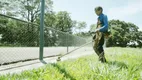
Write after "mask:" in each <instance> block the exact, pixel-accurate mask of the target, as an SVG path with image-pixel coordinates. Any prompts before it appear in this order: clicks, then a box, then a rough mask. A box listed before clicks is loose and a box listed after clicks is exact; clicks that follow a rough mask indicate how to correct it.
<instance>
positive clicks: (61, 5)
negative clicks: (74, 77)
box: [53, 0, 142, 30]
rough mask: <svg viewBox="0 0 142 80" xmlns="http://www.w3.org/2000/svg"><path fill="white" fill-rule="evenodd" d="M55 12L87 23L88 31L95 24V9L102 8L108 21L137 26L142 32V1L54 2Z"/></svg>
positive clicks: (88, 0)
mask: <svg viewBox="0 0 142 80" xmlns="http://www.w3.org/2000/svg"><path fill="white" fill-rule="evenodd" d="M53 2H54V3H53V10H54V11H56V12H58V11H68V12H69V13H70V16H71V18H72V19H73V20H77V21H85V22H86V23H87V26H88V27H87V28H86V30H89V29H90V28H89V26H90V25H91V24H95V23H96V21H97V16H96V15H95V13H94V7H96V6H102V7H103V8H104V12H103V13H104V14H106V15H107V16H108V19H109V20H111V19H119V20H123V21H126V22H132V23H134V24H136V25H137V26H138V27H139V28H140V30H142V0H53Z"/></svg>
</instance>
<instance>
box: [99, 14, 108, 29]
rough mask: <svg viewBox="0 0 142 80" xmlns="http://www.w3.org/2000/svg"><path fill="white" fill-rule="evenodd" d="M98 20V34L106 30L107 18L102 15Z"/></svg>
mask: <svg viewBox="0 0 142 80" xmlns="http://www.w3.org/2000/svg"><path fill="white" fill-rule="evenodd" d="M98 19H99V20H100V21H101V24H102V27H101V28H100V29H99V31H100V32H106V31H107V30H108V18H107V16H106V15H104V14H100V15H99V17H98Z"/></svg>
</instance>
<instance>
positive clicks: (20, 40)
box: [0, 14, 90, 65]
mask: <svg viewBox="0 0 142 80" xmlns="http://www.w3.org/2000/svg"><path fill="white" fill-rule="evenodd" d="M39 38H40V37H39V25H38V24H34V23H30V22H26V21H23V20H20V19H16V18H13V17H10V16H6V15H3V14H0V65H3V64H7V63H12V62H19V61H25V60H32V59H38V58H39ZM85 43H87V41H86V39H85V38H82V37H79V36H74V35H72V34H68V33H65V32H62V31H59V30H55V29H53V28H50V27H46V26H45V28H44V55H43V57H44V58H45V57H50V56H54V55H58V54H64V53H67V52H69V51H72V50H74V49H76V48H78V47H79V46H81V45H83V44H85ZM84 49H86V48H84ZM89 49H90V48H89Z"/></svg>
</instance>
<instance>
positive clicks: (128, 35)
mask: <svg viewBox="0 0 142 80" xmlns="http://www.w3.org/2000/svg"><path fill="white" fill-rule="evenodd" d="M109 27H110V28H111V33H112V37H111V38H109V39H108V41H107V46H120V47H126V46H130V47H136V46H137V44H138V41H140V39H139V35H138V34H139V31H138V27H137V26H136V25H134V24H133V23H126V22H124V21H119V20H110V21H109ZM139 44H141V43H140V42H139Z"/></svg>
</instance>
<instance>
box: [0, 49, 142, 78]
mask: <svg viewBox="0 0 142 80" xmlns="http://www.w3.org/2000/svg"><path fill="white" fill-rule="evenodd" d="M105 52H106V58H107V63H101V62H99V61H98V57H97V56H96V54H93V55H90V56H84V57H81V58H78V59H74V60H67V61H63V62H58V63H57V64H47V65H46V66H43V67H41V68H39V69H34V70H31V71H24V72H22V73H20V74H7V75H1V76H0V80H142V49H138V48H136V49H135V48H107V49H106V51H105Z"/></svg>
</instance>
